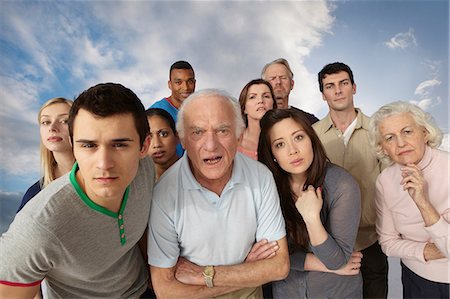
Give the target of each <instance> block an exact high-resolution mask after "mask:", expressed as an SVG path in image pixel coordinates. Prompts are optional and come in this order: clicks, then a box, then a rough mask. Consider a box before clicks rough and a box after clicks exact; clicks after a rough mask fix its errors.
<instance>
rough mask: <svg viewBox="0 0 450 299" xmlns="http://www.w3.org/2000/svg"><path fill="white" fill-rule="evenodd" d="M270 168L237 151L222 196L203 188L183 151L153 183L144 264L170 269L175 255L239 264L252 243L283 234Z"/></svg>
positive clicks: (205, 262) (197, 260) (204, 262)
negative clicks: (146, 255) (154, 183)
mask: <svg viewBox="0 0 450 299" xmlns="http://www.w3.org/2000/svg"><path fill="white" fill-rule="evenodd" d="M279 201H280V200H279V197H278V192H277V188H276V185H275V181H274V179H273V176H272V173H271V172H270V171H269V169H268V168H267V167H266V166H265V165H263V164H262V163H260V162H257V161H254V160H252V159H250V158H248V157H246V156H244V155H242V154H240V153H237V154H236V157H235V159H234V165H233V173H232V176H231V178H230V180H229V181H228V183H227V184H226V186H225V188H224V190H223V192H222V194H221V196H218V195H217V194H215V193H214V192H211V191H209V190H207V189H206V188H203V187H202V186H201V185H200V184H199V183H198V182H197V181H196V180H195V178H194V176H193V174H192V171H191V169H190V167H189V162H188V157H187V155H184V156H183V157H182V158H181V159H180V160H179V161H177V162H176V163H175V164H174V165H173V166H172V167H171V168H169V169H168V170H167V171H166V173H164V175H163V176H162V177H161V178H160V180H159V181H158V183H157V184H156V186H155V190H154V194H153V200H152V208H151V212H150V221H149V239H148V263H149V264H150V265H152V266H156V267H161V268H170V267H173V266H175V264H176V262H177V259H178V257H179V256H182V257H185V258H186V259H188V260H189V261H191V262H193V263H195V264H197V265H201V266H205V265H231V264H238V263H242V262H243V261H244V260H245V258H246V256H247V254H248V253H249V251H250V249H251V247H252V246H253V244H254V243H255V241H259V240H261V239H264V238H266V239H268V240H269V241H274V240H279V239H281V238H283V237H284V236H285V235H286V231H285V223H284V218H283V215H282V212H281V208H280V203H279Z"/></svg>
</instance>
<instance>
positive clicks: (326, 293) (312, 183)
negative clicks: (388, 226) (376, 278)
mask: <svg viewBox="0 0 450 299" xmlns="http://www.w3.org/2000/svg"><path fill="white" fill-rule="evenodd" d="M258 159H259V161H261V162H262V163H264V164H265V165H266V166H267V167H268V168H269V169H270V170H271V171H272V173H273V175H274V178H275V182H276V184H277V189H278V193H279V195H280V202H281V208H282V211H283V215H284V218H285V220H286V226H287V234H288V240H289V250H290V261H291V270H290V273H289V275H288V277H287V278H286V279H284V280H282V281H277V282H274V283H273V295H274V298H304V297H308V298H361V297H362V278H361V274H360V273H359V268H360V266H361V264H360V262H361V256H362V255H361V253H359V252H355V253H353V246H354V242H355V239H356V234H357V231H358V223H359V218H360V197H361V195H360V190H359V187H358V184H357V182H356V181H355V179H354V178H353V177H352V176H351V175H350V174H349V173H348V172H347V171H345V170H344V169H343V168H341V167H339V166H336V165H334V164H332V163H330V162H329V161H328V159H327V156H326V154H325V150H324V148H323V146H322V144H321V142H320V140H319V138H318V137H317V135H316V133H315V132H314V130H313V129H312V127H311V125H310V124H309V122H308V120H307V119H306V118H305V117H304V115H303V114H302V113H301V111H299V110H298V109H295V108H290V109H283V110H280V109H275V110H271V111H267V113H266V114H265V115H264V117H263V118H262V119H261V134H260V138H259V145H258Z"/></svg>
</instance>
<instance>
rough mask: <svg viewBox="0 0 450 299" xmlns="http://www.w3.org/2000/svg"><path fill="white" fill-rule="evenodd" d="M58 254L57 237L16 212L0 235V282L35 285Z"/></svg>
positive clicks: (42, 277)
mask: <svg viewBox="0 0 450 299" xmlns="http://www.w3.org/2000/svg"><path fill="white" fill-rule="evenodd" d="M58 251H59V253H58ZM58 254H61V246H60V243H59V240H57V239H56V237H55V236H54V235H52V234H51V233H50V232H48V231H47V230H46V229H45V228H44V227H42V226H41V225H39V223H37V222H36V221H33V219H31V216H30V215H28V214H25V213H23V212H20V213H19V214H17V216H16V218H15V219H14V221H13V223H11V226H10V228H9V230H8V231H7V232H5V233H4V234H3V235H2V236H1V238H0V265H1V267H0V281H3V282H5V283H17V284H19V285H24V286H25V285H28V286H29V285H33V284H37V283H39V282H40V281H41V280H42V279H44V277H45V276H46V274H47V272H49V271H50V270H51V268H52V265H55V264H57V263H58V261H57V259H58Z"/></svg>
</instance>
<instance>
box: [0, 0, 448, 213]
mask: <svg viewBox="0 0 450 299" xmlns="http://www.w3.org/2000/svg"><path fill="white" fill-rule="evenodd" d="M0 48H1V51H0V101H1V105H0V123H1V131H0V134H1V143H0V199H1V201H0V208H1V206H4V205H5V203H4V202H5V200H8V201H9V202H10V201H11V198H15V199H17V198H19V197H20V196H21V193H23V192H24V191H25V190H26V189H27V188H28V187H29V186H30V185H31V184H32V183H33V182H35V181H36V180H37V179H38V178H39V176H40V175H39V157H38V151H39V150H38V148H39V130H38V126H37V121H36V116H37V111H38V109H39V107H40V105H41V104H42V103H43V102H45V101H46V100H47V99H49V98H52V97H58V96H63V97H67V98H74V97H76V96H77V95H78V94H79V93H80V92H82V91H83V90H85V89H86V88H88V87H90V86H92V85H94V84H97V83H99V82H106V81H110V82H111V81H112V82H119V83H122V84H124V85H125V86H127V87H129V88H131V89H132V90H134V91H135V92H136V94H137V95H138V96H139V97H140V98H141V100H142V101H143V103H144V105H145V106H149V105H150V104H151V103H153V102H154V101H156V100H158V99H160V98H161V97H163V96H167V95H169V91H168V88H167V79H168V68H169V66H170V65H171V64H172V63H173V62H174V61H176V60H180V59H183V60H188V61H189V62H191V64H192V65H193V67H194V69H195V71H196V77H197V89H203V88H209V87H218V88H223V89H225V90H228V91H229V92H230V93H232V94H233V95H234V96H238V95H239V92H240V90H241V88H242V87H243V86H244V85H245V84H246V83H247V82H248V81H250V80H251V79H254V78H257V77H259V76H260V71H261V68H262V67H263V65H264V64H265V63H267V62H269V61H271V60H273V59H276V58H279V57H284V58H286V59H288V61H289V62H290V64H291V66H292V69H293V71H294V80H295V86H294V90H293V93H292V94H291V104H292V105H294V106H297V107H300V108H302V109H304V110H306V111H309V112H312V113H314V114H315V115H316V116H318V117H320V118H322V117H324V116H325V115H326V113H327V106H326V104H325V102H324V101H323V100H322V98H321V95H320V93H319V89H318V85H317V82H316V81H317V79H316V77H317V72H318V71H320V69H321V68H322V67H323V65H325V64H327V63H329V62H334V61H342V62H344V63H347V64H348V65H349V66H350V67H351V68H352V70H353V72H354V75H355V81H356V84H357V94H356V97H355V104H356V106H358V107H360V108H362V110H363V111H364V112H365V113H366V114H368V115H370V114H372V113H373V112H375V111H376V109H377V108H378V107H379V106H381V105H383V104H385V103H388V102H392V101H396V100H405V101H412V102H414V103H416V104H419V105H420V106H421V107H423V108H424V109H425V110H427V111H429V112H430V113H431V114H432V115H433V116H434V117H435V119H436V121H437V123H438V125H439V126H440V127H441V128H442V129H443V131H444V133H446V139H445V142H444V145H443V146H444V148H446V149H448V148H449V145H448V144H449V141H448V132H449V125H448V118H449V106H448V88H449V86H448V81H449V80H448V65H449V59H448V53H449V4H448V1H433V0H431V1H333V2H326V1H272V2H264V1H257V2H255V1H233V2H231V1H229V2H221V1H195V2H193V1H167V2H162V1H122V2H119V1H58V2H53V1H4V0H2V1H0Z"/></svg>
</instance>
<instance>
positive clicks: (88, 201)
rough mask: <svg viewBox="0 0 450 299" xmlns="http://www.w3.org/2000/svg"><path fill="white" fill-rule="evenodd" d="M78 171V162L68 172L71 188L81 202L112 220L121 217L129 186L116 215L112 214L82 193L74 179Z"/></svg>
mask: <svg viewBox="0 0 450 299" xmlns="http://www.w3.org/2000/svg"><path fill="white" fill-rule="evenodd" d="M77 171H78V162H75V164H74V165H73V167H72V170H71V171H70V182H71V183H72V186H73V187H74V188H75V190H76V191H77V194H78V196H79V197H80V198H81V199H82V200H83V202H84V203H85V204H86V205H87V206H88V207H90V208H91V209H93V210H96V211H98V212H100V213H102V214H105V215H108V216H110V217H113V218H118V216H119V215H123V211H124V210H125V206H126V204H127V200H128V193H129V191H130V186H128V187H127V188H126V189H125V194H124V195H123V199H122V204H121V206H120V210H119V212H118V213H114V212H112V211H110V210H108V209H106V208H104V207H102V206H100V205H98V204H96V203H95V202H93V201H92V200H91V199H90V198H89V197H88V196H87V195H86V193H84V191H83V190H82V189H81V186H80V184H78V182H77V179H76V172H77Z"/></svg>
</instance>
